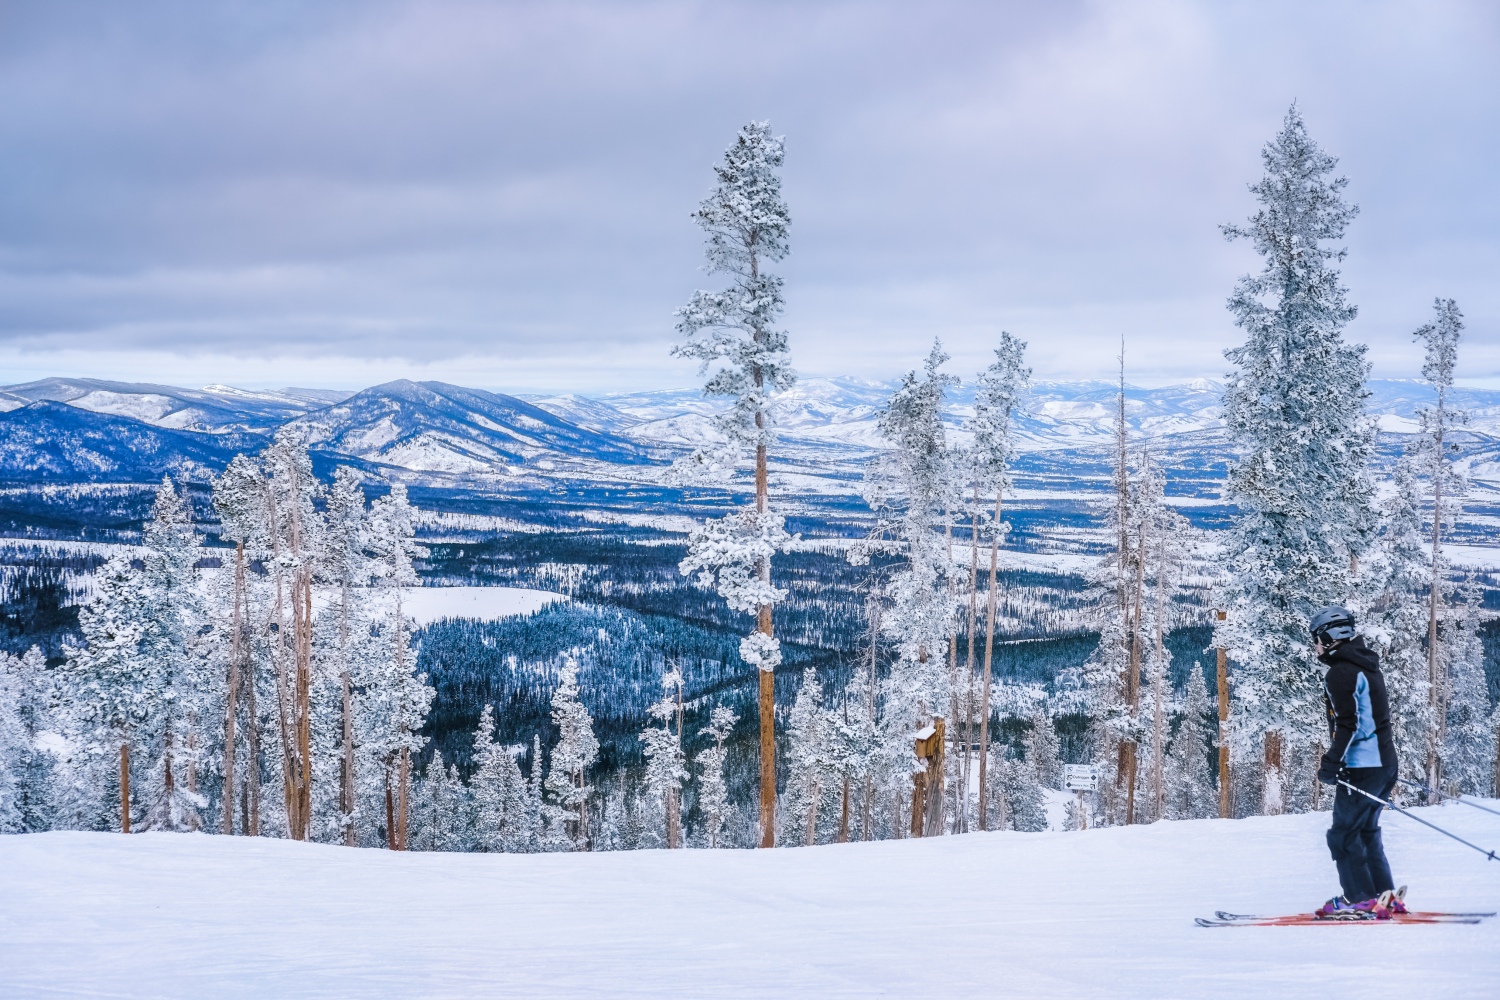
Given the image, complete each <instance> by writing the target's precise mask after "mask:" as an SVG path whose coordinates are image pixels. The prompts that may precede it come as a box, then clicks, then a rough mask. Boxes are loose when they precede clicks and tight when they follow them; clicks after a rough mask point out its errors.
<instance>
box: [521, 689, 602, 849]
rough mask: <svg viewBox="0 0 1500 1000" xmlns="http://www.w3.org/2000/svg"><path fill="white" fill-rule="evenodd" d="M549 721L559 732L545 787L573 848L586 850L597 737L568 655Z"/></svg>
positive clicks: (537, 761)
mask: <svg viewBox="0 0 1500 1000" xmlns="http://www.w3.org/2000/svg"><path fill="white" fill-rule="evenodd" d="M552 724H553V725H554V726H556V727H557V728H558V730H559V736H558V739H557V746H555V747H553V748H552V766H551V769H550V770H549V771H548V772H547V781H546V787H547V791H549V792H551V793H552V799H553V802H554V803H555V805H556V808H557V809H558V810H559V812H560V816H561V818H562V823H563V832H564V835H565V836H566V837H567V840H568V842H569V844H571V845H572V849H573V850H575V851H582V850H587V849H588V843H589V839H588V837H589V831H588V800H589V796H590V795H591V794H592V793H593V787H592V786H591V785H590V784H589V783H588V771H589V768H591V767H593V766H594V761H595V760H597V759H598V757H599V740H598V739H597V738H596V737H595V736H594V720H593V719H591V718H590V717H589V711H588V709H587V708H585V707H584V706H583V702H582V701H580V700H579V698H578V664H577V663H575V662H573V661H572V660H571V659H570V660H569V661H568V662H567V663H566V664H565V665H564V666H563V668H562V670H561V672H560V673H559V675H558V681H557V689H556V690H555V691H553V693H552ZM531 767H532V772H533V774H536V773H539V772H540V770H541V758H540V757H538V758H536V759H535V760H534V761H533V762H532V765H531Z"/></svg>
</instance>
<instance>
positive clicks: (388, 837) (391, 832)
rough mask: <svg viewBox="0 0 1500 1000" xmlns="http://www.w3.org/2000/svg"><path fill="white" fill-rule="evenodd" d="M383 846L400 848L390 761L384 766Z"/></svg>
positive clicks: (393, 849)
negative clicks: (392, 792)
mask: <svg viewBox="0 0 1500 1000" xmlns="http://www.w3.org/2000/svg"><path fill="white" fill-rule="evenodd" d="M385 846H386V848H387V849H388V850H392V851H399V850H401V842H400V839H399V838H398V837H397V835H396V803H395V799H394V796H393V795H392V794H391V764H390V763H387V764H386V766H385Z"/></svg>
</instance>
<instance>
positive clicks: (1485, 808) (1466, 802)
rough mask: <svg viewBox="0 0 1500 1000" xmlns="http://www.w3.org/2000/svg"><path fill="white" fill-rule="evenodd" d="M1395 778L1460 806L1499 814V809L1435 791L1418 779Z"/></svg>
mask: <svg viewBox="0 0 1500 1000" xmlns="http://www.w3.org/2000/svg"><path fill="white" fill-rule="evenodd" d="M1397 780H1399V781H1400V782H1401V784H1403V785H1407V786H1409V787H1411V788H1415V789H1417V790H1419V791H1421V792H1425V793H1426V794H1428V795H1436V796H1437V797H1438V798H1440V799H1452V800H1453V801H1454V802H1457V803H1458V804H1459V805H1461V806H1468V807H1469V808H1471V809H1478V810H1479V811H1480V812H1487V813H1489V814H1490V815H1491V816H1500V810H1495V809H1491V808H1489V807H1488V806H1482V805H1480V804H1479V803H1477V802H1470V801H1469V800H1468V799H1467V798H1465V797H1464V796H1462V795H1447V794H1445V793H1443V792H1435V791H1433V790H1432V789H1431V788H1428V787H1427V786H1426V785H1424V784H1422V783H1421V782H1420V781H1407V780H1406V779H1405V778H1400V779H1397Z"/></svg>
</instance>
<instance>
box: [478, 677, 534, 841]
mask: <svg viewBox="0 0 1500 1000" xmlns="http://www.w3.org/2000/svg"><path fill="white" fill-rule="evenodd" d="M521 751H522V748H521V747H518V746H502V745H501V744H500V743H498V742H496V740H495V709H494V706H492V705H486V706H484V710H483V711H482V712H481V713H480V716H479V728H478V729H476V730H475V731H474V776H473V777H472V778H470V779H469V789H470V791H472V792H473V796H474V844H475V848H476V849H477V850H481V851H507V852H519V851H525V850H528V849H529V842H530V841H531V839H532V838H533V836H534V834H535V831H534V830H528V829H527V828H526V812H527V810H526V779H525V778H523V777H522V776H521V768H520V766H519V765H518V764H517V763H516V757H517V756H518V755H519V754H520V753H521Z"/></svg>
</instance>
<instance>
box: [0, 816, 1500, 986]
mask: <svg viewBox="0 0 1500 1000" xmlns="http://www.w3.org/2000/svg"><path fill="white" fill-rule="evenodd" d="M1423 813H1424V815H1426V816H1427V817H1428V818H1430V819H1433V820H1436V821H1438V822H1440V823H1442V824H1444V825H1445V826H1449V827H1451V828H1453V829H1455V830H1457V831H1459V832H1460V833H1462V834H1464V835H1465V836H1468V837H1470V838H1471V839H1476V840H1479V841H1481V842H1483V843H1485V844H1493V843H1495V842H1496V841H1500V826H1497V824H1496V822H1495V821H1494V819H1493V817H1486V816H1485V815H1484V814H1482V813H1479V812H1477V811H1474V810H1468V809H1462V808H1459V807H1452V808H1445V809H1428V810H1423ZM1326 825H1327V816H1326V814H1312V815H1302V816H1280V817H1273V818H1257V819H1247V820H1237V821H1222V820H1204V821H1197V822H1183V823H1159V824H1156V825H1153V826H1145V827H1130V828H1123V829H1120V828H1117V829H1108V830H1094V831H1088V832H1084V833H1040V834H1020V833H997V834H970V835H966V836H960V837H943V838H935V839H931V840H921V841H910V840H906V841H885V842H880V843H873V844H851V845H838V846H829V847H813V848H798V849H793V850H777V851H682V852H666V851H641V852H632V853H614V854H548V855H505V854H492V855H444V854H406V855H396V854H390V853H387V852H384V851H362V850H351V849H347V848H341V847H328V846H319V845H306V844H295V843H290V842H287V841H273V840H246V839H241V838H229V837H208V836H201V835H173V834H147V835H140V836H134V837H128V838H127V837H121V836H119V835H115V834H89V833H47V834H32V835H27V836H10V837H0V928H3V933H0V995H4V996H7V997H31V996H82V995H87V996H110V997H120V998H129V997H141V998H147V997H150V998H174V997H184V998H186V997H194V998H196V997H202V996H214V997H256V998H263V997H298V998H315V997H351V996H357V997H361V998H382V997H393V998H394V997H430V998H442V997H452V998H464V1000H471V998H475V997H527V998H533V997H599V998H604V997H653V998H654V997H691V998H704V997H767V998H770V997H777V998H786V997H808V998H818V1000H827V998H835V997H861V998H863V997H874V996H889V997H900V998H913V997H947V998H959V997H985V998H993V997H1048V998H1067V997H1150V998H1158V997H1174V998H1175V997H1213V998H1215V1000H1228V998H1234V997H1256V998H1264V997H1272V998H1275V1000H1290V998H1299V997H1309V998H1314V997H1315V998H1319V1000H1326V998H1328V997H1366V996H1367V997H1376V996H1379V997H1387V996H1389V997H1443V998H1446V1000H1460V998H1470V997H1472V998H1480V997H1485V998H1488V997H1493V996H1494V989H1495V983H1496V981H1497V977H1500V920H1491V921H1488V922H1487V923H1484V924H1480V925H1475V926H1464V925H1454V926H1389V925H1356V926H1348V925H1341V926H1318V927H1300V928H1236V929H1213V930H1206V929H1202V928H1199V927H1196V926H1194V924H1193V922H1192V918H1193V917H1194V916H1195V915H1201V914H1209V913H1211V912H1212V911H1213V910H1215V909H1222V908H1227V909H1231V910H1237V911H1241V912H1283V911H1291V910H1298V909H1308V908H1311V907H1312V906H1314V905H1316V904H1317V903H1320V902H1321V901H1322V900H1323V899H1324V898H1325V897H1326V896H1328V895H1330V894H1331V893H1332V892H1333V889H1334V881H1333V868H1332V865H1331V864H1330V863H1329V861H1328V857H1327V849H1326V848H1325V847H1324V844H1323V829H1324V827H1325V826H1326ZM1385 827H1386V844H1387V849H1388V852H1389V853H1390V855H1391V858H1392V860H1393V862H1394V864H1395V866H1396V870H1397V874H1398V877H1399V878H1400V880H1401V881H1403V882H1409V883H1410V884H1411V886H1412V889H1411V893H1412V896H1413V898H1414V901H1415V902H1416V903H1418V904H1419V905H1421V906H1426V907H1433V908H1438V907H1442V908H1455V909H1468V910H1473V909H1495V908H1496V907H1497V906H1500V864H1494V863H1488V868H1489V869H1490V870H1488V871H1487V870H1486V866H1487V863H1486V862H1485V860H1484V859H1483V858H1482V857H1480V856H1479V855H1478V854H1476V853H1474V852H1472V851H1468V850H1466V849H1465V848H1463V847H1461V846H1459V845H1458V844H1455V843H1453V842H1452V841H1448V840H1445V839H1444V838H1442V837H1439V836H1438V835H1436V834H1434V833H1431V832H1430V831H1428V830H1426V829H1425V828H1422V827H1419V826H1417V825H1416V824H1414V823H1412V822H1411V821H1409V820H1407V819H1406V818H1404V817H1400V816H1396V817H1389V818H1387V819H1386V821H1385Z"/></svg>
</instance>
